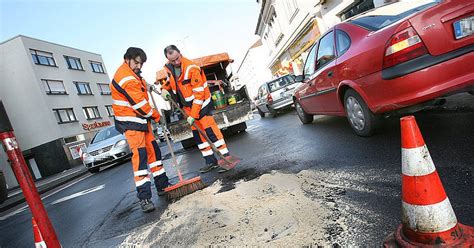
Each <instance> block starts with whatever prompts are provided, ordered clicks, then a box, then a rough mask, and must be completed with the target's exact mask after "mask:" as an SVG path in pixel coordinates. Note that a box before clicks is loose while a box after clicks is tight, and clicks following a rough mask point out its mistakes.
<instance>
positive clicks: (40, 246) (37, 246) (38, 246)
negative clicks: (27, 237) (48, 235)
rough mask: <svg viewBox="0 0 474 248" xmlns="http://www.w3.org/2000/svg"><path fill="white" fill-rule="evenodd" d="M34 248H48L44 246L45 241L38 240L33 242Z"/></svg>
mask: <svg viewBox="0 0 474 248" xmlns="http://www.w3.org/2000/svg"><path fill="white" fill-rule="evenodd" d="M35 248H48V246H46V242H44V241H40V242H36V243H35Z"/></svg>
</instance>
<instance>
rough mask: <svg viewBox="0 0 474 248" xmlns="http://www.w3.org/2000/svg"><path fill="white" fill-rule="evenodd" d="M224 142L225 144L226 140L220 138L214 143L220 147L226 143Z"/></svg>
mask: <svg viewBox="0 0 474 248" xmlns="http://www.w3.org/2000/svg"><path fill="white" fill-rule="evenodd" d="M224 144H225V142H224V140H223V139H220V140H218V141H216V142H214V145H215V146H216V147H219V146H221V145H224Z"/></svg>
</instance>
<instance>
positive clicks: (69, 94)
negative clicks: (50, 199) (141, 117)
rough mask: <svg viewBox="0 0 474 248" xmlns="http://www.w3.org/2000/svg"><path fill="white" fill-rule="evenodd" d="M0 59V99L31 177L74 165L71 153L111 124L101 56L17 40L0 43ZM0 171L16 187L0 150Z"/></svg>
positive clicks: (74, 154)
mask: <svg viewBox="0 0 474 248" xmlns="http://www.w3.org/2000/svg"><path fill="white" fill-rule="evenodd" d="M0 54H1V55H0V56H1V59H0V99H1V100H2V101H3V104H4V106H5V109H6V111H7V114H8V116H9V118H10V121H11V123H12V126H13V128H14V130H15V135H16V137H17V140H18V142H19V144H20V147H21V149H22V151H23V155H24V157H25V160H26V161H27V163H28V166H29V167H30V169H31V171H32V172H33V173H32V174H33V177H34V178H36V179H39V178H41V177H45V176H49V175H52V174H55V173H58V172H61V171H63V170H66V169H69V168H71V166H73V165H77V164H79V163H80V159H79V155H78V152H77V148H78V147H81V146H82V147H85V145H86V144H88V143H89V141H90V139H91V138H92V137H93V135H94V134H95V132H97V131H98V130H99V129H100V127H102V126H108V125H113V118H111V117H112V116H113V112H112V108H111V105H112V99H111V97H110V88H109V85H108V84H109V82H110V79H109V76H108V75H107V71H106V69H105V65H104V62H103V61H102V56H101V55H100V54H96V53H91V52H86V51H82V50H79V49H75V48H71V47H67V46H63V45H58V44H54V43H51V42H47V41H42V40H38V39H34V38H29V37H26V36H22V35H19V36H16V37H14V38H12V39H9V40H7V41H5V42H2V43H0ZM0 170H2V171H3V172H4V173H5V176H6V180H7V184H8V186H9V187H14V186H17V185H18V184H17V182H16V179H15V177H14V175H13V172H12V171H11V168H10V165H9V164H8V162H7V156H6V154H5V153H4V151H3V149H0Z"/></svg>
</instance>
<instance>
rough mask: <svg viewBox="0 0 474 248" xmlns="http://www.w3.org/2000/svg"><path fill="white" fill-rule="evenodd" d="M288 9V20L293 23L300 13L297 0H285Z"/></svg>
mask: <svg viewBox="0 0 474 248" xmlns="http://www.w3.org/2000/svg"><path fill="white" fill-rule="evenodd" d="M284 2H285V7H286V11H287V13H288V22H289V23H291V21H293V19H294V18H295V16H296V14H297V13H298V5H297V4H296V0H284Z"/></svg>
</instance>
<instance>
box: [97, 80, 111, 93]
mask: <svg viewBox="0 0 474 248" xmlns="http://www.w3.org/2000/svg"><path fill="white" fill-rule="evenodd" d="M97 87H98V88H99V91H100V94H101V95H110V94H112V93H111V92H110V86H109V84H103V83H98V84H97Z"/></svg>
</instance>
